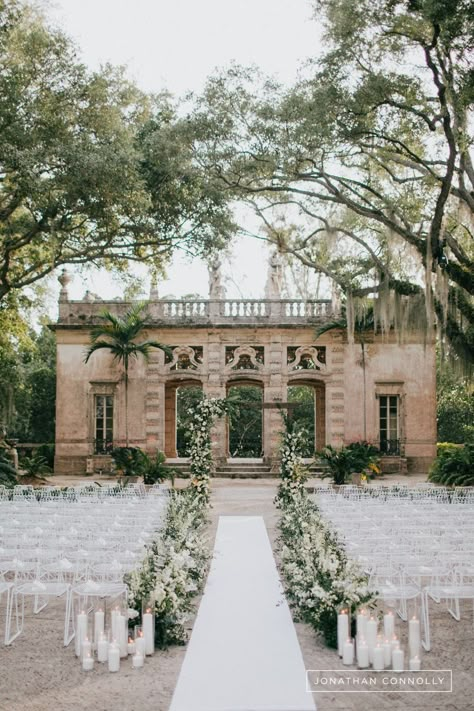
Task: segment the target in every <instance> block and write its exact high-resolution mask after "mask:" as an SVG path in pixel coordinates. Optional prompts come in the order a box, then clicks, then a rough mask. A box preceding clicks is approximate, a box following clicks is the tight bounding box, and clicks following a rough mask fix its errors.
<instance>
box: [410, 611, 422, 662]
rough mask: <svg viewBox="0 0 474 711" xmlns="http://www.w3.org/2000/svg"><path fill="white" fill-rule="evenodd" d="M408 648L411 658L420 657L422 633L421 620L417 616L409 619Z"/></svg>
mask: <svg viewBox="0 0 474 711" xmlns="http://www.w3.org/2000/svg"><path fill="white" fill-rule="evenodd" d="M408 649H409V654H410V659H413V658H414V657H419V656H420V653H421V634H420V620H419V619H418V618H417V617H412V618H411V620H409V621H408Z"/></svg>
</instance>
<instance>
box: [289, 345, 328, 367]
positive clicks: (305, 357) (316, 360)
mask: <svg viewBox="0 0 474 711" xmlns="http://www.w3.org/2000/svg"><path fill="white" fill-rule="evenodd" d="M288 370H289V371H290V372H293V371H294V370H321V371H322V370H326V363H325V362H324V361H322V360H320V354H319V353H318V350H317V348H313V347H312V346H300V348H297V349H296V351H295V358H294V360H292V361H291V363H289V365H288Z"/></svg>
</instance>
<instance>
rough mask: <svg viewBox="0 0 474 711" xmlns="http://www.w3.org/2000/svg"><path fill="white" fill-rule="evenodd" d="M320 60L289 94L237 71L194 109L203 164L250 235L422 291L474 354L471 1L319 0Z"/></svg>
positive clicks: (384, 290) (460, 345)
mask: <svg viewBox="0 0 474 711" xmlns="http://www.w3.org/2000/svg"><path fill="white" fill-rule="evenodd" d="M315 16H316V18H317V20H318V21H319V22H321V21H322V22H323V23H324V25H325V37H324V47H325V50H324V52H323V53H322V55H321V56H320V57H319V58H317V59H315V60H314V61H313V62H312V63H311V64H310V66H308V67H306V69H305V70H304V72H303V74H302V77H301V79H300V80H299V81H298V82H297V84H296V85H294V86H293V87H291V88H290V89H285V88H282V87H279V86H277V85H275V83H274V82H270V81H268V80H264V79H261V78H260V77H258V74H257V73H256V72H254V71H248V70H243V69H239V68H232V69H231V70H230V71H229V72H228V73H227V74H225V75H220V76H217V77H215V78H213V79H212V80H211V81H210V82H209V83H208V86H207V88H206V90H205V92H204V94H203V96H201V97H200V98H199V100H198V102H197V107H196V110H195V113H194V116H193V117H192V120H193V121H195V123H196V126H197V132H198V134H199V135H200V137H201V149H200V157H201V161H202V164H203V166H205V167H206V170H208V171H213V172H214V175H215V176H216V179H217V180H218V181H219V182H220V184H221V185H222V186H223V187H225V188H226V189H227V190H229V191H230V192H232V193H233V195H235V196H237V197H239V198H240V199H241V200H244V201H247V202H249V203H250V204H252V206H253V207H254V208H255V210H256V211H257V214H258V215H259V216H260V217H261V219H262V222H263V229H262V232H261V234H260V236H261V237H263V238H265V239H269V240H271V241H272V242H274V243H275V244H276V245H277V247H278V248H279V249H280V250H281V251H286V252H290V253H291V254H294V255H296V256H298V258H299V259H301V261H302V262H303V263H304V264H306V265H308V266H312V267H313V268H314V269H315V270H317V271H319V272H321V273H323V274H326V275H328V276H330V277H331V278H332V279H334V281H335V282H336V283H337V284H339V286H340V288H341V289H342V290H343V292H345V293H347V294H351V295H352V296H362V297H363V296H365V295H367V294H378V293H380V294H382V298H384V297H383V295H384V294H388V293H390V292H396V293H398V294H400V295H403V296H404V297H407V298H409V297H410V295H412V294H414V293H417V292H419V291H420V289H421V288H422V286H424V287H425V293H426V312H427V316H428V319H427V323H428V326H430V325H431V324H432V323H433V319H434V314H435V313H436V315H437V318H438V322H439V324H440V326H441V327H442V330H443V331H444V332H445V333H446V334H447V336H448V338H449V341H450V343H451V346H452V348H453V350H454V351H455V353H456V354H457V355H458V356H459V357H462V358H463V359H464V360H465V361H470V360H472V357H473V354H474V338H473V330H472V327H473V324H474V306H473V295H474V276H473V275H474V242H473V237H474V167H473V162H472V155H471V154H472V142H473V140H474V136H473V133H472V126H473V124H472V106H473V102H474V71H473V69H472V59H473V49H474V11H473V9H472V3H469V2H467V0H449V1H448V2H444V0H361V1H360V2H357V3H354V2H352V0H319V2H316V3H315Z"/></svg>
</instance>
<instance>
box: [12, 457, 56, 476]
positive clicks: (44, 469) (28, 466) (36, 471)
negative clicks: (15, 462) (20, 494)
mask: <svg viewBox="0 0 474 711" xmlns="http://www.w3.org/2000/svg"><path fill="white" fill-rule="evenodd" d="M20 469H22V470H23V471H24V472H25V474H26V475H27V476H41V475H42V474H50V472H51V468H50V466H49V465H48V462H47V461H46V458H45V457H43V456H42V455H41V454H38V453H36V454H33V456H32V457H23V459H22V460H21V461H20Z"/></svg>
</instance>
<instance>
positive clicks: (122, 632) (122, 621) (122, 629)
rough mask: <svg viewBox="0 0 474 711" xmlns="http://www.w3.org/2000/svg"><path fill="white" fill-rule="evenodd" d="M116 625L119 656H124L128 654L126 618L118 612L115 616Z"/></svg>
mask: <svg viewBox="0 0 474 711" xmlns="http://www.w3.org/2000/svg"><path fill="white" fill-rule="evenodd" d="M115 624H116V627H117V634H118V637H117V642H118V645H119V649H120V656H121V657H122V658H125V657H126V656H127V654H128V619H127V618H126V617H125V615H121V614H120V613H119V614H118V615H117V616H116V618H115Z"/></svg>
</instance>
